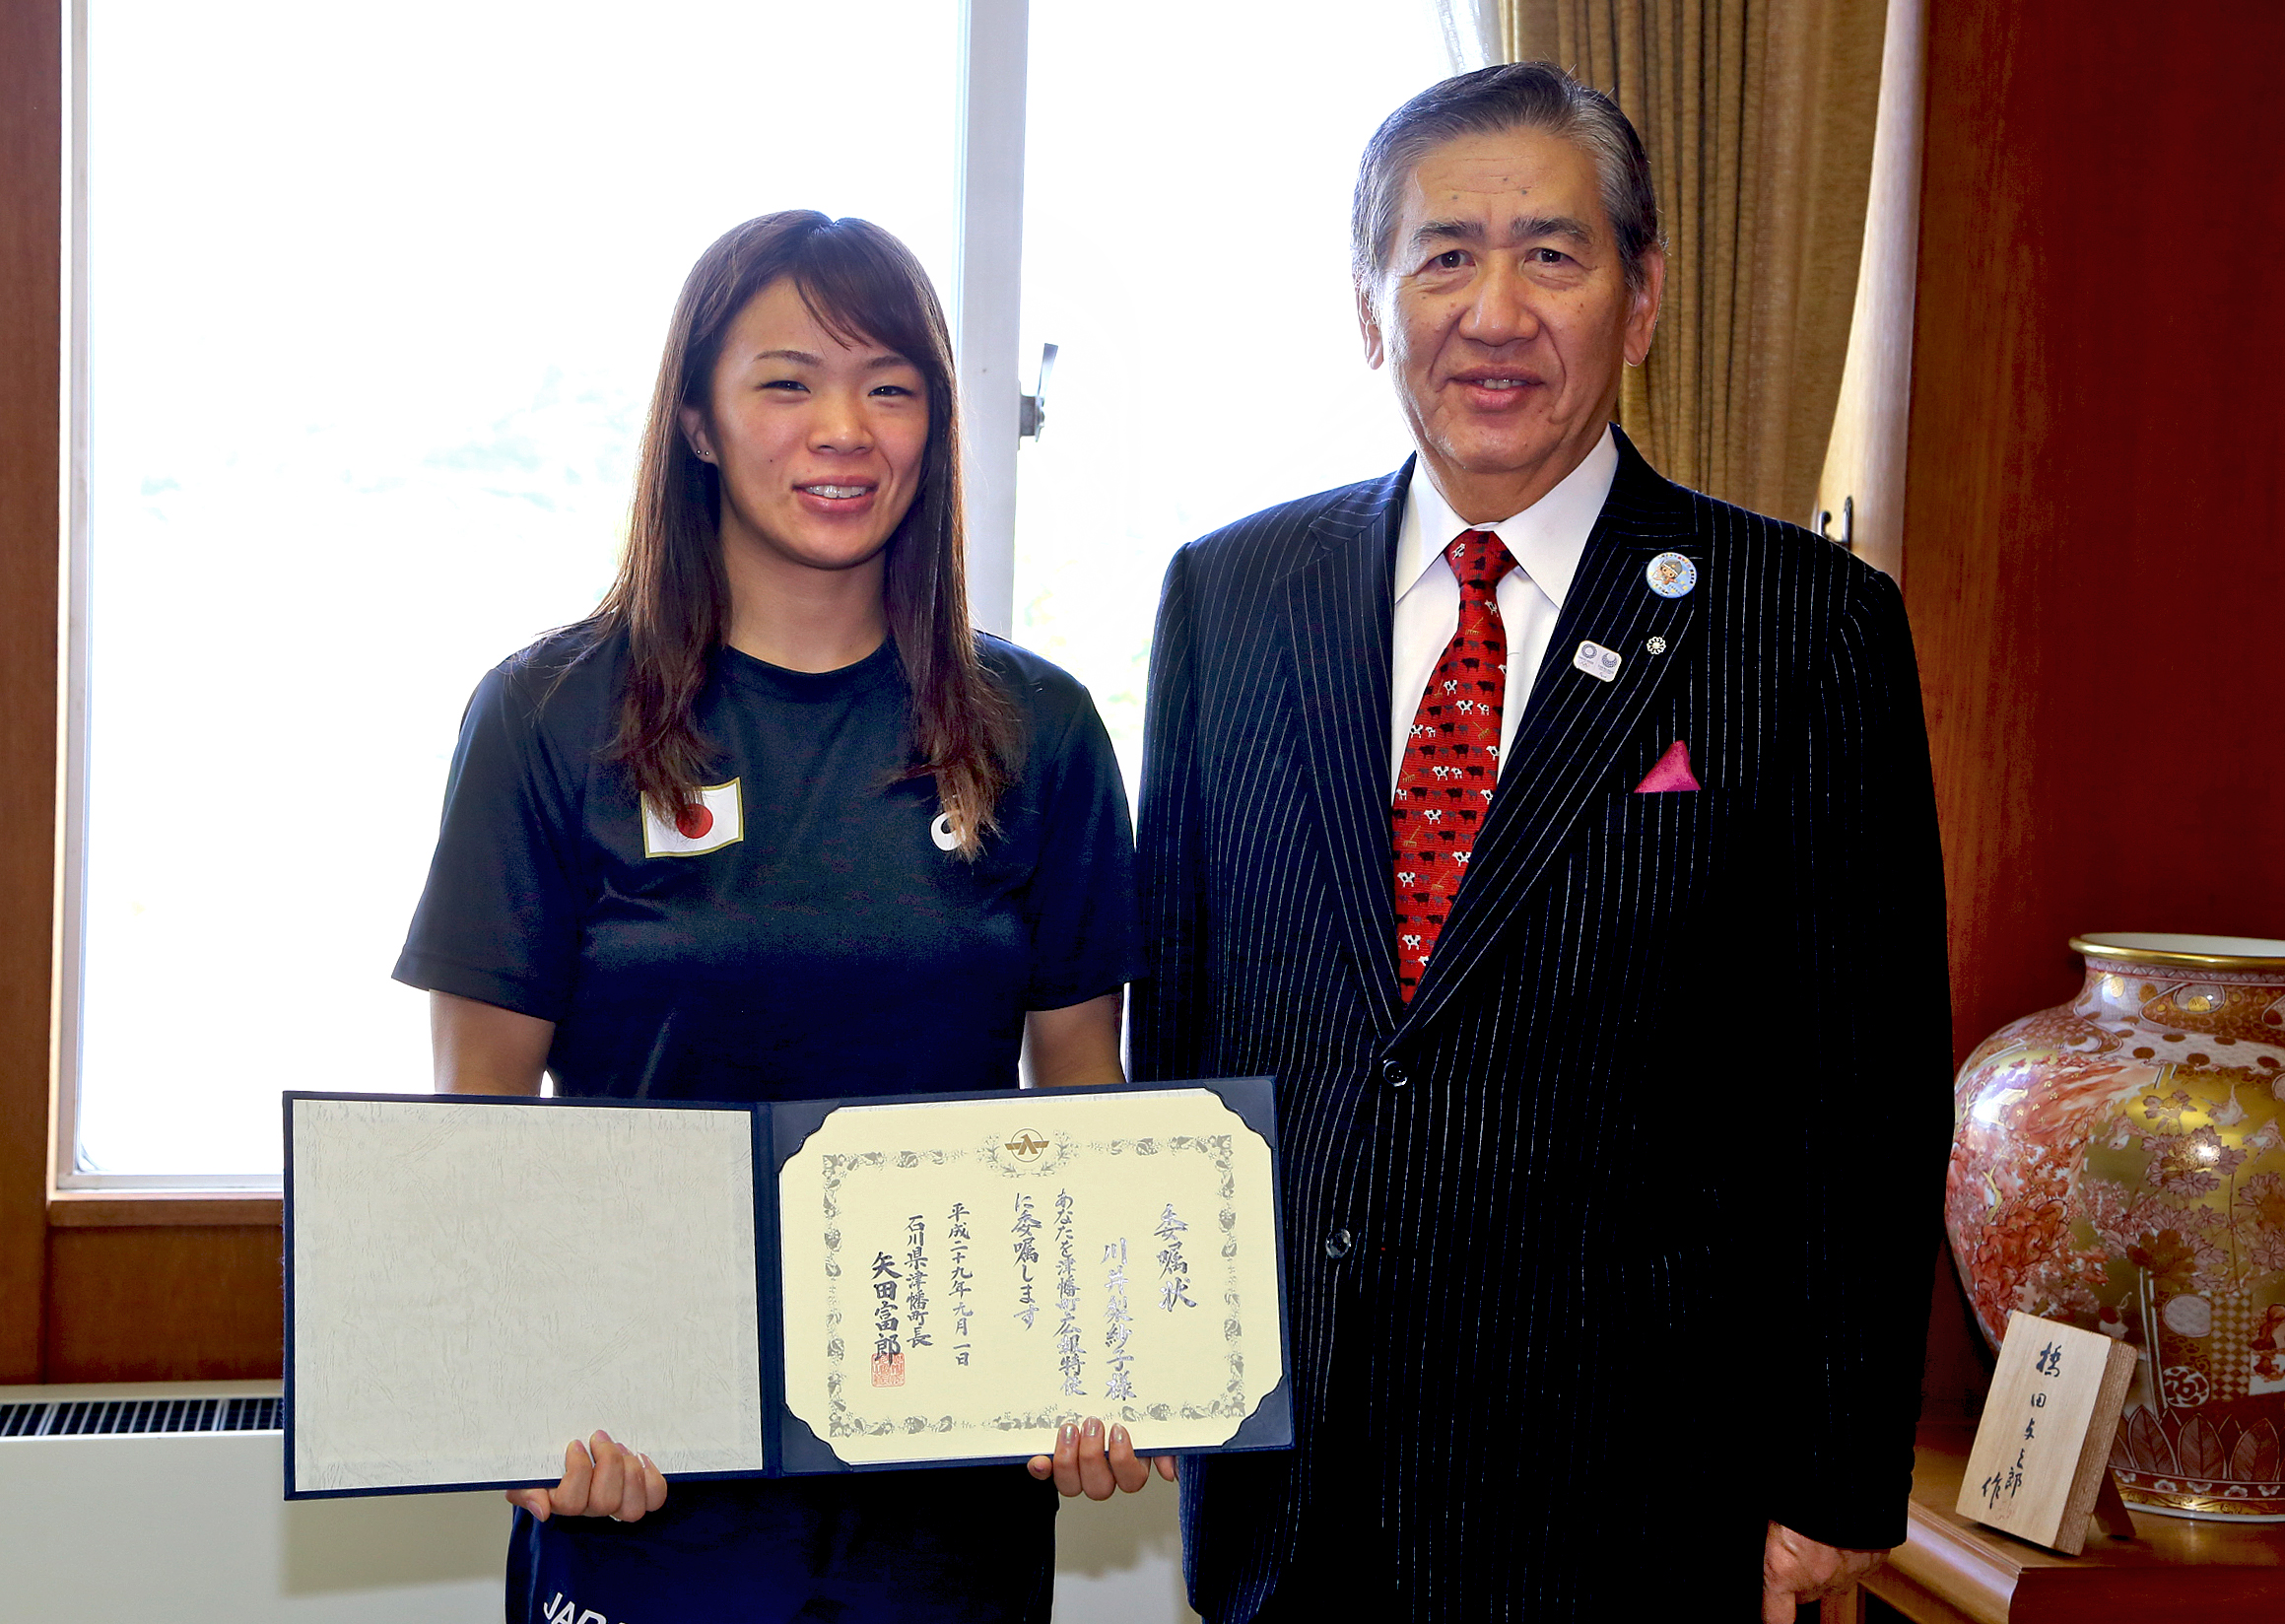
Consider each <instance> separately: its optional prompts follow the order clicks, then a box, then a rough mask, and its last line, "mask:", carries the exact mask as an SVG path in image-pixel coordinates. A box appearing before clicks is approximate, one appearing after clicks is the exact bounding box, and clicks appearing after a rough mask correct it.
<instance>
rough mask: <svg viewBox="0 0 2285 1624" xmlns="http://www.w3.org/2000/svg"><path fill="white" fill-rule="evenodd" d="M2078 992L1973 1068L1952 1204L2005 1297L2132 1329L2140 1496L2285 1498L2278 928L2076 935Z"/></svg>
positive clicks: (1986, 1292)
mask: <svg viewBox="0 0 2285 1624" xmlns="http://www.w3.org/2000/svg"><path fill="white" fill-rule="evenodd" d="M2071 947H2072V949H2073V950H2074V951H2076V952H2078V953H2079V954H2081V955H2082V956H2083V957H2084V958H2085V960H2086V965H2087V980H2086V984H2085V986H2083V987H2082V988H2081V989H2080V991H2079V995H2078V997H2077V998H2076V999H2075V1000H2074V1001H2073V1002H2071V1003H2068V1004H2064V1005H2061V1006H2059V1007H2057V1008H2054V1009H2045V1010H2042V1011H2040V1012H2039V1013H2038V1014H2036V1015H2027V1016H2025V1017H2024V1018H2023V1019H2022V1020H2020V1021H2016V1022H2013V1023H2011V1024H2010V1025H2007V1026H2004V1027H2001V1028H2000V1029H1999V1030H1998V1031H1997V1032H1995V1033H1993V1034H1992V1035H1991V1036H1990V1037H1989V1038H1986V1039H1985V1040H1984V1041H1983V1046H1982V1047H1981V1048H1979V1049H1977V1050H1976V1052H1975V1053H1973V1054H1971V1055H1970V1056H1969V1057H1968V1063H1967V1064H1966V1065H1965V1066H1963V1067H1961V1069H1960V1076H1959V1081H1958V1083H1957V1084H1956V1086H1955V1090H1954V1111H1955V1116H1954V1121H1955V1128H1954V1132H1953V1138H1952V1169H1951V1177H1950V1180H1949V1182H1948V1185H1947V1188H1946V1192H1945V1209H1944V1215H1945V1226H1946V1228H1947V1229H1948V1230H1949V1231H1950V1233H1951V1238H1952V1254H1953V1256H1954V1257H1955V1258H1957V1259H1958V1261H1959V1265H1960V1276H1961V1278H1962V1280H1963V1281H1964V1282H1965V1283H1966V1285H1967V1288H1968V1295H1969V1298H1970V1299H1971V1301H1972V1302H1973V1303H1974V1305H1975V1311H1976V1320H1977V1323H1978V1324H1979V1325H1980V1326H1981V1327H1982V1329H1983V1335H1984V1338H1985V1340H1987V1341H1988V1342H1990V1343H1991V1345H1992V1346H1993V1347H1997V1346H1998V1345H1999V1337H2000V1332H2001V1331H2002V1329H2003V1328H2004V1327H2005V1325H2006V1322H2007V1312H2008V1310H2010V1309H2021V1310H2023V1311H2024V1312H2025V1313H2026V1314H2036V1315H2042V1316H2045V1317H2046V1318H2048V1319H2060V1320H2064V1321H2067V1322H2069V1323H2071V1324H2074V1325H2079V1326H2083V1327H2085V1328H2088V1329H2093V1330H2101V1331H2103V1332H2104V1333H2106V1334H2107V1335H2110V1336H2113V1337H2117V1338H2119V1339H2121V1340H2123V1341H2126V1342H2130V1343H2132V1344H2133V1345H2134V1348H2135V1352H2136V1354H2137V1356H2138V1363H2137V1365H2136V1368H2135V1375H2134V1386H2133V1388H2132V1390H2131V1391H2130V1393H2129V1394H2128V1397H2127V1401H2126V1413H2125V1417H2124V1419H2123V1420H2122V1421H2121V1422H2120V1424H2119V1428H2118V1438H2117V1445H2116V1446H2115V1447H2114V1448H2113V1450H2112V1453H2111V1465H2112V1467H2113V1469H2114V1470H2115V1471H2116V1473H2117V1478H2118V1487H2119V1489H2120V1490H2121V1491H2122V1492H2123V1493H2124V1495H2125V1497H2126V1499H2127V1500H2129V1501H2131V1502H2133V1503H2134V1504H2136V1505H2139V1506H2142V1507H2145V1508H2147V1509H2149V1510H2151V1511H2159V1512H2166V1513H2169V1514H2172V1515H2175V1516H2181V1517H2212V1518H2224V1519H2229V1520H2231V1521H2245V1522H2281V1521H2285V942H2278V941H2253V940H2248V939H2246V938H2243V937H2235V936H2143V935H2123V936H2120V935H2113V936H2100V937H2082V938H2074V939H2073V940H2072V942H2071Z"/></svg>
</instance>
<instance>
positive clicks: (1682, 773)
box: [1635, 739, 1699, 795]
mask: <svg viewBox="0 0 2285 1624" xmlns="http://www.w3.org/2000/svg"><path fill="white" fill-rule="evenodd" d="M1698 786H1699V785H1698V779H1697V778H1696V777H1695V776H1694V775H1693V774H1692V773H1691V771H1690V746H1688V745H1687V744H1684V743H1683V742H1682V741H1681V740H1680V739H1676V740H1675V741H1674V748H1673V749H1671V750H1669V751H1667V752H1666V753H1665V754H1664V755H1663V756H1660V757H1659V758H1658V765H1657V766H1655V767H1653V768H1651V769H1650V771H1649V772H1647V773H1646V774H1644V775H1643V781H1642V782H1641V783H1638V784H1637V785H1635V793H1636V794H1638V795H1663V794H1668V793H1670V792H1672V791H1674V790H1676V789H1696V788H1697V787H1698Z"/></svg>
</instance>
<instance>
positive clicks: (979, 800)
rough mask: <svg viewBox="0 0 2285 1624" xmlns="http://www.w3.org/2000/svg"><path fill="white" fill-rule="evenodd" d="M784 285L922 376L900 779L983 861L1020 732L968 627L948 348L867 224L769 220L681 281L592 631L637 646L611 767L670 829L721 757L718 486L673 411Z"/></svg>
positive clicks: (707, 393)
mask: <svg viewBox="0 0 2285 1624" xmlns="http://www.w3.org/2000/svg"><path fill="white" fill-rule="evenodd" d="M781 277H790V278H791V279H792V281H793V285H794V287H795V288H796V290H798V291H799V293H800V294H801V298H802V302H803V303H804V304H806V305H808V306H809V308H810V311H811V313H813V314H814V315H815V316H816V317H817V319H818V320H819V322H820V323H822V324H823V325H824V326H825V327H826V328H827V329H828V330H829V331H830V332H832V333H834V334H835V335H836V336H837V337H841V338H846V339H850V340H860V339H862V340H870V341H871V342H873V343H875V344H879V345H881V346H883V347H884V348H886V349H889V350H893V351H895V352H896V353H897V354H899V355H901V356H903V357H904V358H905V359H906V360H907V361H908V362H910V363H911V364H912V365H913V366H914V367H915V368H917V369H918V370H919V372H920V374H921V375H922V376H923V377H924V378H926V379H927V387H928V444H927V449H926V451H925V452H924V453H923V456H922V460H921V476H920V486H919V489H918V491H917V492H915V493H914V495H913V498H912V506H911V508H909V509H908V510H907V512H906V514H905V517H904V519H903V521H902V522H901V523H899V524H898V526H897V529H896V531H895V532H894V533H893V534H892V535H891V536H890V538H889V544H888V565H887V571H886V581H885V584H884V587H883V593H882V597H883V604H882V606H883V610H884V612H885V614H886V616H887V619H888V623H889V636H890V638H891V639H892V640H893V641H894V642H895V643H896V645H897V657H898V658H899V660H900V661H902V662H903V665H904V668H905V676H906V680H907V683H908V684H909V685H910V687H911V691H912V744H913V756H914V759H913V762H912V765H911V767H910V769H909V772H908V774H907V776H908V777H912V778H918V777H920V776H922V775H927V776H929V777H932V778H935V780H936V792H937V796H938V798H939V799H940V800H941V801H942V802H943V805H944V810H945V811H946V812H947V813H948V814H950V816H951V819H952V827H953V830H954V832H955V833H956V834H957V835H958V836H959V839H960V846H959V849H960V850H961V852H962V854H963V855H965V856H969V857H974V855H975V854H976V852H977V851H978V850H979V849H980V848H981V846H982V841H983V838H984V836H986V835H987V834H989V833H991V832H992V831H993V830H994V829H995V828H996V827H997V821H996V819H995V817H994V813H995V811H996V809H997V807H998V805H999V799H1000V795H1001V793H1002V792H1003V791H1004V790H1005V789H1006V788H1007V787H1008V785H1009V783H1010V782H1012V781H1013V779H1014V778H1015V774H1016V770H1017V767H1018V764H1019V760H1020V756H1021V750H1022V740H1021V735H1020V727H1021V719H1020V713H1019V712H1018V710H1017V709H1016V706H1015V704H1014V702H1013V701H1012V700H1011V699H1010V697H1009V696H1008V694H1007V693H1006V691H1005V690H1004V689H1003V688H1002V687H1001V686H1000V684H999V683H998V681H996V680H995V679H994V677H993V676H992V673H991V672H990V671H988V670H987V669H985V667H984V665H983V662H982V661H981V659H979V658H978V657H977V653H976V641H975V634H974V629H973V628H972V627H971V626H970V624H969V618H968V571H967V566H966V563H965V547H964V541H963V536H962V527H961V493H960V421H959V402H958V396H957V392H956V391H955V389H954V387H953V371H952V335H951V332H950V330H949V329H948V328H947V327H946V325H945V320H944V310H943V307H942V306H941V305H938V303H937V300H936V292H935V290H934V289H933V288H932V287H930V286H929V282H928V273H927V272H926V271H924V270H922V269H921V267H920V261H919V260H917V259H915V258H914V257H913V255H912V251H911V250H910V249H909V248H907V247H906V246H905V244H904V243H902V242H900V241H898V240H897V238H896V237H892V236H890V235H889V234H888V233H887V232H885V231H883V230H881V228H880V227H878V226H875V225H873V224H872V223H871V222H869V221H864V220H832V219H829V218H827V217H826V216H825V215H822V214H819V213H817V212H816V211H815V210H811V209H788V210H785V211H783V212H782V213H778V214H766V215H764V216H762V217H761V218H760V219H758V220H749V221H747V222H746V223H745V224H744V225H743V226H739V227H737V228H735V229H734V230H732V231H729V232H727V233H725V234H724V235H723V236H722V237H720V238H719V239H718V240H717V241H716V242H715V243H714V244H713V246H712V247H710V248H708V249H707V250H706V252H705V253H703V254H701V255H700V256H699V262H698V263H697V264H696V265H694V266H692V267H691V274H690V277H689V278H688V280H686V281H685V282H684V283H683V289H682V297H681V298H680V299H679V300H677V301H676V303H675V308H674V320H673V323H672V325H671V326H670V328H669V329H668V332H667V339H666V353H665V355H664V356H663V357H662V358H661V359H660V361H659V368H658V386H657V388H656V389H655V390H654V391H653V392H652V394H651V397H650V419H649V422H648V423H647V424H646V425H645V426H644V429H643V433H642V461H641V467H640V470H639V471H638V474H637V476H636V487H635V512H634V518H633V522H632V523H631V524H630V526H629V530H628V537H627V553H626V556H625V558H624V559H623V560H622V561H621V564H620V567H619V578H618V579H617V580H616V581H614V582H613V583H612V586H611V590H610V591H609V592H608V593H606V594H605V595H604V598H603V602H602V603H601V605H600V606H599V607H598V608H597V609H596V611H595V614H594V615H593V617H592V618H591V619H589V620H588V621H587V622H586V623H585V625H586V626H587V627H588V628H590V629H591V630H592V632H593V635H594V642H595V643H601V642H602V640H603V639H605V638H607V637H609V636H610V635H612V634H613V633H615V632H618V631H621V630H624V631H625V632H626V634H627V642H628V665H627V683H626V689H625V692H624V693H623V694H622V695H621V698H620V708H619V728H618V732H617V735H616V736H615V737H614V738H613V740H612V742H611V745H610V749H609V755H610V759H611V760H613V761H616V762H618V763H620V764H622V765H623V766H624V767H625V768H626V770H627V772H628V774H629V776H630V777H631V778H633V779H634V781H635V786H636V789H637V791H638V793H639V794H641V795H642V796H643V797H644V798H645V799H647V800H648V801H650V802H651V804H652V805H653V806H655V807H658V808H659V809H661V811H662V813H664V815H666V816H667V817H669V818H670V819H671V818H672V816H673V814H674V813H675V812H676V811H679V810H680V809H681V808H682V807H684V806H687V805H689V804H690V803H691V802H692V801H693V800H694V799H695V798H696V796H697V791H698V789H699V787H700V785H701V784H702V783H704V782H705V780H706V777H707V768H708V765H709V763H710V762H711V761H712V759H713V750H712V748H711V747H710V746H709V745H708V744H707V742H706V739H704V738H703V737H701V736H700V733H699V730H698V720H697V712H698V704H699V699H700V696H701V695H702V694H704V692H705V691H706V678H707V674H708V672H709V671H710V669H711V666H712V661H713V656H714V652H715V650H716V649H718V648H719V647H720V646H721V644H722V640H723V637H724V635H725V634H726V632H727V630H728V627H729V620H730V589H729V580H728V577H727V575H725V574H724V572H723V569H722V549H721V539H720V531H719V525H720V515H721V486H720V483H719V482H720V478H721V476H720V473H719V472H718V470H717V469H716V468H715V466H714V465H713V464H712V463H710V462H704V461H701V460H700V459H699V457H698V456H697V455H696V453H694V452H693V451H692V449H691V447H690V444H689V442H688V441H687V440H685V439H684V437H683V432H682V427H681V421H680V411H681V408H682V407H684V406H686V405H692V406H697V407H699V408H700V409H701V410H702V411H704V410H706V408H707V405H708V402H709V400H710V397H711V394H712V382H713V375H714V363H715V362H716V361H717V360H718V359H719V358H720V356H721V351H722V343H723V339H724V337H725V335H726V334H727V332H728V330H729V327H730V324H731V323H732V322H733V321H734V320H736V319H737V316H738V313H739V312H740V311H741V310H743V309H745V307H746V306H747V305H748V304H750V303H751V302H752V301H753V299H754V297H755V296H756V295H757V294H759V293H761V292H762V290H763V289H765V288H767V287H769V286H770V285H771V284H772V283H773V282H775V281H777V280H778V279H779V278H781ZM592 645H593V644H590V646H592Z"/></svg>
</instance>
